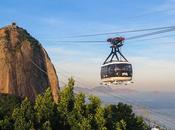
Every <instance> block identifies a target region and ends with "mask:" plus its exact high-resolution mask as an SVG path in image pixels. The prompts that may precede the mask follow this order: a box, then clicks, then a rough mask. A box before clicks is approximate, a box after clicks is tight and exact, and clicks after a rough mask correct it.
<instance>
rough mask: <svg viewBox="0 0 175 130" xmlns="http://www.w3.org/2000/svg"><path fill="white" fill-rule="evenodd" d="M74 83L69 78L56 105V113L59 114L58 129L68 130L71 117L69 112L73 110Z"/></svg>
mask: <svg viewBox="0 0 175 130" xmlns="http://www.w3.org/2000/svg"><path fill="white" fill-rule="evenodd" d="M74 83H75V81H74V80H73V79H72V78H70V79H69V81H68V85H66V86H65V87H64V89H63V90H62V91H61V92H60V102H59V103H58V112H59V114H60V121H59V125H60V129H62V130H69V129H71V126H70V119H71V117H72V116H73V115H72V114H71V112H72V111H73V108H74V101H75V99H74V92H73V89H74Z"/></svg>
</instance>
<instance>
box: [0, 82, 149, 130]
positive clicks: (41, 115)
mask: <svg viewBox="0 0 175 130" xmlns="http://www.w3.org/2000/svg"><path fill="white" fill-rule="evenodd" d="M73 90H74V80H73V79H69V81H68V84H67V85H66V86H65V87H64V88H63V89H62V90H61V91H60V92H59V95H60V101H59V103H58V104H56V103H54V102H53V98H52V94H51V91H50V88H48V89H47V90H46V91H45V93H43V94H42V95H38V96H37V98H36V99H35V101H34V102H30V101H29V100H28V99H27V98H25V99H23V100H21V99H20V98H18V97H15V96H12V95H1V98H0V129H1V130H149V127H148V125H147V124H146V123H145V122H144V120H143V119H142V117H138V116H136V115H135V114H134V113H133V110H132V106H130V105H127V104H123V103H118V104H117V105H116V104H111V105H107V106H106V105H105V106H104V105H102V103H101V100H100V99H99V98H98V97H96V96H93V95H91V96H86V95H85V94H84V93H77V94H75V93H74V91H73Z"/></svg>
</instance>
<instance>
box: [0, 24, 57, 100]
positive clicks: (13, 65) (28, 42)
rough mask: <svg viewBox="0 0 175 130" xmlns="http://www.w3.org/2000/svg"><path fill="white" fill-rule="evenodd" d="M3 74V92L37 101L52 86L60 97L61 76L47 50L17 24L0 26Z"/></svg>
mask: <svg viewBox="0 0 175 130" xmlns="http://www.w3.org/2000/svg"><path fill="white" fill-rule="evenodd" d="M0 77H1V79H0V93H9V94H15V95H17V96H21V97H28V98H29V99H31V100H34V98H35V97H36V95H37V94H41V93H43V92H44V90H45V89H46V88H47V87H51V91H52V94H53V96H54V97H56V98H57V97H58V95H57V92H58V87H59V85H58V78H57V75H56V71H55V68H54V66H53V64H52V62H51V60H50V58H49V56H48V54H47V52H46V50H45V49H44V48H43V47H42V46H41V44H40V43H39V42H38V40H36V39H35V38H33V37H32V36H31V35H30V34H29V33H28V32H27V31H26V30H25V29H23V28H21V27H18V26H17V25H16V24H15V23H12V24H11V25H7V26H5V27H3V28H1V29H0ZM56 98H55V99H56Z"/></svg>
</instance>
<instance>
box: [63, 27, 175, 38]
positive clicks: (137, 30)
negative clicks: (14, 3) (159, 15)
mask: <svg viewBox="0 0 175 130" xmlns="http://www.w3.org/2000/svg"><path fill="white" fill-rule="evenodd" d="M170 28H175V26H164V27H155V28H144V29H135V30H125V31H116V32H106V33H96V34H85V35H74V36H68V37H65V38H78V37H92V36H100V35H111V34H123V33H135V32H145V31H154V30H162V29H170Z"/></svg>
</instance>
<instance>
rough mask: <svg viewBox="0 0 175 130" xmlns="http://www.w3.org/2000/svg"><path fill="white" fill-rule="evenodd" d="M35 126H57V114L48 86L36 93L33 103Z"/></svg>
mask: <svg viewBox="0 0 175 130" xmlns="http://www.w3.org/2000/svg"><path fill="white" fill-rule="evenodd" d="M34 110H35V117H36V124H37V128H41V127H48V128H50V127H51V128H54V129H56V128H58V125H57V123H58V121H59V115H58V112H57V108H56V104H55V103H54V101H53V97H52V94H51V90H50V88H48V89H47V90H46V91H45V93H44V94H43V95H38V96H37V98H36V100H35V105H34Z"/></svg>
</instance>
